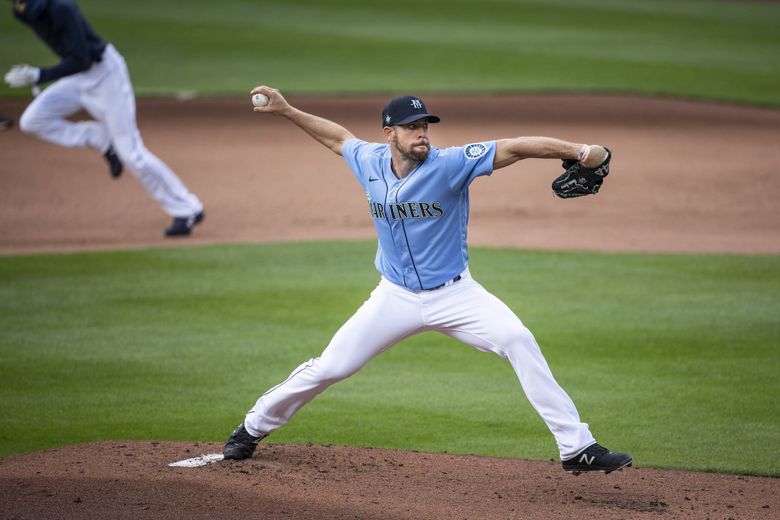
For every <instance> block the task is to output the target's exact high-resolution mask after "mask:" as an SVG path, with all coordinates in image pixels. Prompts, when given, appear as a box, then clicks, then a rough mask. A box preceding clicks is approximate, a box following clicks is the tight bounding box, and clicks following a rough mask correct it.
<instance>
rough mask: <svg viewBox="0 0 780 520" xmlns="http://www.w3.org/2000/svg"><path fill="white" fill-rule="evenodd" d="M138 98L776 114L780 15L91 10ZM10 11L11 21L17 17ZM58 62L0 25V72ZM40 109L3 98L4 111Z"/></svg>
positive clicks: (540, 2) (520, 7) (648, 8)
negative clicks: (684, 105)
mask: <svg viewBox="0 0 780 520" xmlns="http://www.w3.org/2000/svg"><path fill="white" fill-rule="evenodd" d="M79 4H80V5H81V7H82V10H83V11H84V12H85V13H86V14H87V16H88V18H89V19H90V20H91V22H92V24H93V25H94V26H95V28H96V29H97V30H98V32H99V33H100V34H101V35H103V36H104V37H105V38H106V39H108V40H110V41H112V42H114V43H115V44H116V45H117V47H118V48H119V49H120V51H121V52H122V53H123V54H124V56H125V57H126V58H127V60H128V63H129V65H130V70H131V73H132V76H133V78H134V83H135V87H136V90H137V92H138V93H139V94H141V95H149V94H173V93H177V92H197V93H201V94H230V95H246V94H247V93H248V91H249V90H250V89H251V88H252V87H254V86H255V85H257V84H260V83H265V84H270V85H273V86H276V87H279V88H281V89H282V90H283V91H285V92H288V93H298V94H312V93H374V92H382V93H385V92H387V93H390V92H393V93H397V92H401V91H414V92H417V93H429V92H463V93H471V92H524V91H525V92H527V91H568V92H571V91H596V92H605V91H606V92H633V93H642V94H653V95H668V96H684V97H693V98H702V99H711V100H725V101H734V102H741V103H754V104H762V105H769V106H780V31H778V30H777V28H778V27H780V5H777V4H770V3H758V2H716V1H702V0H653V1H650V0H569V1H564V0H557V1H550V0H485V1H481V2H473V1H465V0H429V1H427V2H414V1H411V0H398V1H396V2H393V3H392V4H388V3H387V2H379V1H376V0H373V1H371V0H369V1H366V0H329V1H325V0H290V1H277V2H262V1H251V0H221V1H219V2H215V1H213V0H190V1H188V2H185V3H178V2H155V1H152V0H137V1H134V2H119V1H117V0H113V1H105V0H82V1H80V2H79ZM7 9H8V10H10V7H7ZM17 62H31V63H34V64H40V65H45V64H52V63H54V58H53V56H52V54H51V53H50V52H49V51H48V50H47V49H46V48H45V47H44V46H43V44H41V43H40V42H38V41H37V39H36V38H35V37H34V36H33V34H32V32H31V31H29V30H28V29H27V28H25V27H23V26H22V25H21V24H19V23H17V22H15V21H14V20H13V19H12V18H11V17H10V16H9V15H8V14H4V15H3V16H0V68H4V69H5V68H7V67H9V66H10V65H11V64H13V63H17ZM9 95H29V91H27V89H22V90H15V91H14V90H11V89H9V88H8V87H6V86H5V84H2V85H1V86H0V96H9Z"/></svg>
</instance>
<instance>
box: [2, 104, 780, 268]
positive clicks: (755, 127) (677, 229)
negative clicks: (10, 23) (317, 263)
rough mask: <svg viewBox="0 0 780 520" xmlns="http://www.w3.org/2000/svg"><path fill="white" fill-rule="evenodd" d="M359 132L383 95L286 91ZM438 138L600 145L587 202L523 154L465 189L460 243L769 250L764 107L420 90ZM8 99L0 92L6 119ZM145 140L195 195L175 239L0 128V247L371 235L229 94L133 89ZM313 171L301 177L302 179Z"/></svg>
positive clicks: (778, 114)
mask: <svg viewBox="0 0 780 520" xmlns="http://www.w3.org/2000/svg"><path fill="white" fill-rule="evenodd" d="M291 101H293V102H295V103H297V104H299V105H300V106H301V107H302V108H304V109H306V110H310V111H313V112H315V113H317V114H322V115H324V116H325V117H329V118H332V119H334V120H336V121H338V122H340V123H342V124H343V125H344V126H346V127H347V128H349V129H350V130H352V131H353V132H354V133H355V134H356V135H358V136H360V137H363V138H365V139H370V140H380V139H381V138H382V135H381V130H380V125H379V123H378V119H379V117H378V112H379V110H380V109H381V106H382V105H383V104H384V102H385V101H386V100H385V99H384V98H383V97H382V98H379V97H362V98H301V99H295V98H292V99H291ZM426 102H427V104H428V107H429V108H430V109H431V110H433V111H435V112H436V113H437V114H439V115H440V116H441V117H442V119H443V121H442V123H441V124H439V125H436V126H434V127H433V128H432V139H433V142H434V144H436V145H438V146H450V145H459V144H465V143H468V142H472V141H478V140H486V139H494V138H501V137H507V136H515V135H552V136H557V137H561V138H564V139H569V140H572V141H588V142H598V143H606V144H609V145H610V146H611V147H612V148H613V149H614V151H615V159H614V162H613V165H612V173H611V175H610V177H609V179H608V180H607V182H606V184H605V185H604V188H603V190H602V192H601V193H599V195H598V196H596V197H588V198H582V199H576V200H566V201H564V200H560V199H556V198H555V197H553V195H552V194H551V191H550V182H551V181H552V179H553V178H554V177H555V176H556V175H557V173H558V171H559V167H560V165H559V163H557V161H538V160H537V161H533V160H530V161H522V162H520V163H518V164H517V165H514V166H512V167H509V168H506V169H504V170H500V171H498V172H496V173H495V174H494V175H493V176H492V177H491V178H488V179H479V180H478V181H477V182H475V183H474V184H473V185H472V196H471V202H472V212H471V223H470V239H471V243H472V245H495V246H512V247H523V248H537V249H539V248H541V249H548V248H549V249H584V250H607V251H694V252H745V253H761V252H766V253H778V252H780V218H778V217H780V204H779V203H778V200H780V175H778V164H780V146H778V144H777V143H779V142H780V111H777V110H762V109H755V108H741V107H733V106H727V105H713V104H699V103H692V102H686V101H671V100H657V99H643V98H635V97H600V96H580V97H572V96H541V95H540V96H516V97H510V96H496V97H483V98H468V97H455V96H448V97H431V98H429V99H426ZM22 109H23V105H22V104H21V103H11V102H8V101H0V113H6V114H11V115H13V116H14V117H17V116H18V114H19V113H20V112H21V110H22ZM139 121H140V126H141V130H142V133H143V136H144V140H145V142H146V143H147V145H148V147H149V148H150V149H151V150H152V151H154V152H155V153H156V154H157V155H159V156H160V157H161V158H163V159H164V160H165V161H166V162H168V163H169V164H170V165H171V166H172V167H173V168H174V169H175V170H176V171H177V172H178V173H179V175H180V176H181V177H182V179H183V180H184V181H185V182H186V183H187V185H188V186H189V187H190V189H191V190H192V191H194V192H195V193H196V194H198V195H199V196H200V198H201V199H202V200H203V201H204V203H205V204H206V213H207V220H206V221H205V222H204V224H203V225H202V226H201V227H199V228H198V229H197V232H196V234H195V236H192V237H189V238H188V239H186V240H184V241H178V242H176V241H171V240H169V239H164V238H163V237H162V230H163V228H164V227H166V226H167V224H168V217H167V216H166V215H164V214H163V213H162V212H161V211H160V210H159V208H158V207H157V206H156V204H155V203H153V202H152V201H151V199H149V198H148V197H147V196H146V194H145V193H144V192H143V191H142V189H141V188H140V186H139V185H138V183H137V182H135V180H134V179H133V178H132V176H131V175H130V174H129V173H127V174H125V175H124V177H123V178H121V179H120V180H117V181H114V180H111V179H110V178H109V176H108V174H107V172H106V168H105V166H104V164H103V160H102V158H101V157H100V156H99V155H97V154H96V153H94V152H92V151H88V150H64V149H61V148H58V147H55V146H54V145H50V144H46V143H43V142H40V141H37V140H34V139H32V138H30V137H29V136H25V135H23V134H22V133H21V132H19V130H18V128H16V127H15V128H13V129H12V130H11V131H6V132H2V133H0V156H1V157H2V161H0V201H1V202H0V254H3V253H13V252H35V251H59V250H77V249H105V248H109V249H110V248H121V247H144V246H160V245H170V244H171V243H182V242H186V243H187V244H195V243H223V242H265V241H286V240H310V239H321V238H328V239H331V238H332V239H338V238H373V237H374V234H373V226H372V224H371V220H370V217H369V213H368V208H367V205H366V203H365V196H364V194H363V193H362V192H361V188H360V186H359V185H358V183H357V182H356V181H355V180H354V179H353V178H352V175H351V174H350V173H349V172H348V170H347V168H346V166H345V165H344V163H343V161H342V159H341V158H340V157H338V156H336V155H334V154H332V153H331V152H329V151H327V150H326V149H325V148H323V147H321V146H319V145H318V144H316V143H314V142H313V141H312V140H311V138H309V137H308V136H306V135H305V134H304V133H303V132H302V131H301V130H299V129H297V128H296V127H295V126H293V125H292V124H290V123H288V122H286V121H283V120H280V119H277V118H275V117H272V116H262V115H258V114H254V113H253V112H251V110H250V109H249V102H248V99H247V100H246V101H244V100H210V99H204V100H194V101H187V102H175V101H174V102H171V101H167V100H144V101H142V102H141V103H140V105H139ZM313 179H316V180H317V181H318V182H312V180H313Z"/></svg>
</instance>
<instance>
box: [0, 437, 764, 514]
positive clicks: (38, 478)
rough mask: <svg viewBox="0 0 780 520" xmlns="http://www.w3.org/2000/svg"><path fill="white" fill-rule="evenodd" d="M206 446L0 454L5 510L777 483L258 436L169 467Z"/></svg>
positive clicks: (448, 501)
mask: <svg viewBox="0 0 780 520" xmlns="http://www.w3.org/2000/svg"><path fill="white" fill-rule="evenodd" d="M221 449H222V445H221V444H217V443H173V442H101V443H94V444H81V445H76V446H68V447H65V448H59V449H52V450H47V451H42V452H37V453H32V454H28V455H18V456H13V457H6V458H2V459H0V490H1V491H0V510H1V511H3V514H2V516H3V518H9V519H10V518H20V519H21V518H35V519H46V518H79V519H96V520H97V519H101V520H102V519H105V518H133V519H137V518H203V519H209V520H218V519H222V518H225V519H236V518H250V517H251V518H263V519H277V518H279V519H282V518H296V519H311V520H323V519H360V520H366V519H421V518H425V519H431V520H433V519H447V520H449V519H452V518H468V519H477V518H478V519H487V518H490V519H493V518H534V519H548V518H566V519H570V518H600V519H612V518H614V519H625V518H632V519H642V518H654V519H655V518H723V519H726V518H738V519H745V518H772V517H776V515H777V514H778V513H779V512H780V499H779V498H778V494H779V492H780V480H779V479H772V478H762V477H745V476H733V475H717V474H710V473H694V472H681V471H661V470H654V469H646V468H627V469H625V470H622V471H619V472H615V473H611V474H609V475H603V474H600V473H599V474H592V475H591V474H583V475H580V476H579V477H574V476H571V475H568V474H566V473H564V472H563V471H562V470H561V467H560V463H558V462H554V461H525V460H516V459H500V458H490V457H470V456H461V455H448V454H430V453H413V452H401V451H392V450H384V449H373V448H347V447H337V446H282V445H262V446H261V448H259V449H258V452H257V453H256V454H255V457H254V458H252V459H250V460H246V461H218V462H213V463H211V464H208V465H206V466H202V467H196V468H181V467H169V466H168V464H169V463H173V462H176V461H180V460H183V459H189V458H192V457H196V456H199V455H202V454H209V453H219V452H221Z"/></svg>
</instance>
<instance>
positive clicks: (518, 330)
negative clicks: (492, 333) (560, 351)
mask: <svg viewBox="0 0 780 520" xmlns="http://www.w3.org/2000/svg"><path fill="white" fill-rule="evenodd" d="M503 345H506V349H505V350H506V351H508V352H509V351H512V350H518V351H522V350H528V349H532V350H538V349H539V345H537V343H536V339H535V338H534V335H533V334H531V331H530V330H528V329H527V328H525V327H515V328H513V329H511V330H508V331H507V333H506V338H505V341H504V343H503Z"/></svg>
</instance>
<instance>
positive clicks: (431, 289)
mask: <svg viewBox="0 0 780 520" xmlns="http://www.w3.org/2000/svg"><path fill="white" fill-rule="evenodd" d="M460 279H461V276H460V275H458V276H456V277H455V278H453V279H452V280H447V281H446V282H444V283H443V284H441V285H437V286H436V287H431V288H430V289H423V291H435V290H437V289H441V288H442V287H447V286H448V285H452V284H454V283H455V282H457V281H458V280H460Z"/></svg>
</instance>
